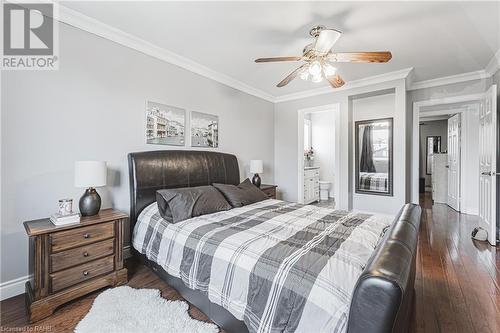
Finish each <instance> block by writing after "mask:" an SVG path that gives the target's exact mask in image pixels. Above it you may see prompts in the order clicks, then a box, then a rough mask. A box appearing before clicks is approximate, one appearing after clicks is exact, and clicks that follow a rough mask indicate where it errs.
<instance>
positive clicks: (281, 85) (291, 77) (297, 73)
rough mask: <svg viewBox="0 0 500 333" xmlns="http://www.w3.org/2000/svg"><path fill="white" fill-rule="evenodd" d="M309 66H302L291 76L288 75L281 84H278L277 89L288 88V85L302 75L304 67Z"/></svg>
mask: <svg viewBox="0 0 500 333" xmlns="http://www.w3.org/2000/svg"><path fill="white" fill-rule="evenodd" d="M307 65H308V64H303V65H302V66H300V67H299V68H297V69H296V70H294V71H293V72H291V73H290V74H288V76H287V77H285V78H284V79H283V80H282V81H281V82H280V83H278V84H277V85H276V87H280V88H281V87H284V86H286V85H287V84H289V83H290V81H292V80H293V79H295V78H296V77H297V75H299V74H300V72H301V71H302V70H303V69H304V67H306V66H307Z"/></svg>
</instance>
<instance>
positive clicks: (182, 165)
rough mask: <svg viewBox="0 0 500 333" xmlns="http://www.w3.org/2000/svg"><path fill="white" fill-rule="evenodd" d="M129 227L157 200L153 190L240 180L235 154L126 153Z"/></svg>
mask: <svg viewBox="0 0 500 333" xmlns="http://www.w3.org/2000/svg"><path fill="white" fill-rule="evenodd" d="M128 168H129V177H130V230H131V231H133V229H134V225H135V222H136V220H137V217H138V216H139V214H140V213H141V211H142V210H143V209H144V208H145V207H146V206H148V205H149V204H151V203H152V202H155V201H156V191H157V190H160V189H164V188H179V187H193V186H202V185H210V184H212V183H223V184H234V185H238V184H239V183H240V171H239V167H238V160H237V159H236V156H234V155H231V154H224V153H218V152H213V151H194V150H156V151H145V152H139V153H130V154H128Z"/></svg>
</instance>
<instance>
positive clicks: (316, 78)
mask: <svg viewBox="0 0 500 333" xmlns="http://www.w3.org/2000/svg"><path fill="white" fill-rule="evenodd" d="M311 81H312V82H314V83H319V82H321V81H323V76H321V74H318V75H313V76H312V78H311Z"/></svg>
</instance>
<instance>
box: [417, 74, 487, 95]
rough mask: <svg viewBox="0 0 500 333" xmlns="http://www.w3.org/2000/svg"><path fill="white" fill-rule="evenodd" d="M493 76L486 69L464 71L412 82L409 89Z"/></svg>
mask: <svg viewBox="0 0 500 333" xmlns="http://www.w3.org/2000/svg"><path fill="white" fill-rule="evenodd" d="M489 77H491V75H490V74H489V73H488V72H487V71H486V70H479V71H475V72H469V73H462V74H457V75H451V76H444V77H439V78H436V79H432V80H425V81H419V82H413V83H410V85H409V86H408V88H407V90H417V89H424V88H431V87H438V86H444V85H447V84H454V83H460V82H466V81H473V80H481V79H486V78H489Z"/></svg>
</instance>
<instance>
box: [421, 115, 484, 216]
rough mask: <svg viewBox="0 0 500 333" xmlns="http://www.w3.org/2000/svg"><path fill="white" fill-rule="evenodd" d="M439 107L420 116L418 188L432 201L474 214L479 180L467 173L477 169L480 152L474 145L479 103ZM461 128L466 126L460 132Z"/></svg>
mask: <svg viewBox="0 0 500 333" xmlns="http://www.w3.org/2000/svg"><path fill="white" fill-rule="evenodd" d="M439 107H441V108H444V109H443V110H439V111H429V110H427V111H426V112H425V111H423V112H422V114H421V117H420V119H421V120H420V124H419V125H420V126H419V131H420V187H421V188H420V192H421V193H424V192H425V193H428V195H429V197H430V198H431V199H432V202H434V203H438V204H446V205H448V206H449V207H450V208H452V209H454V210H455V211H457V212H463V213H467V214H473V215H477V211H478V207H477V200H476V198H477V197H478V195H479V194H478V182H477V181H475V180H473V179H471V178H470V177H466V175H467V174H477V172H478V171H477V165H478V164H479V154H478V153H477V149H474V147H476V145H477V140H478V139H477V138H476V137H475V136H476V134H475V133H477V132H478V130H479V123H478V119H479V114H478V112H477V110H478V106H477V105H461V108H460V109H459V110H458V111H459V112H457V110H447V109H446V107H445V106H439ZM454 107H456V106H454ZM448 112H450V113H448ZM464 112H468V114H465V115H464V114H463V113H464ZM435 113H440V114H439V115H435ZM443 113H445V114H443ZM462 121H463V123H462ZM462 128H464V129H466V130H465V131H464V132H462ZM466 135H468V136H469V137H468V138H466V137H465V136H466ZM467 139H468V140H467ZM465 156H467V160H466V159H465ZM465 164H467V165H465ZM462 165H464V166H463V167H462ZM462 169H463V170H462ZM464 171H466V172H464ZM462 182H463V185H462ZM465 187H467V192H468V193H467V194H466V193H465V190H464V188H465Z"/></svg>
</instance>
